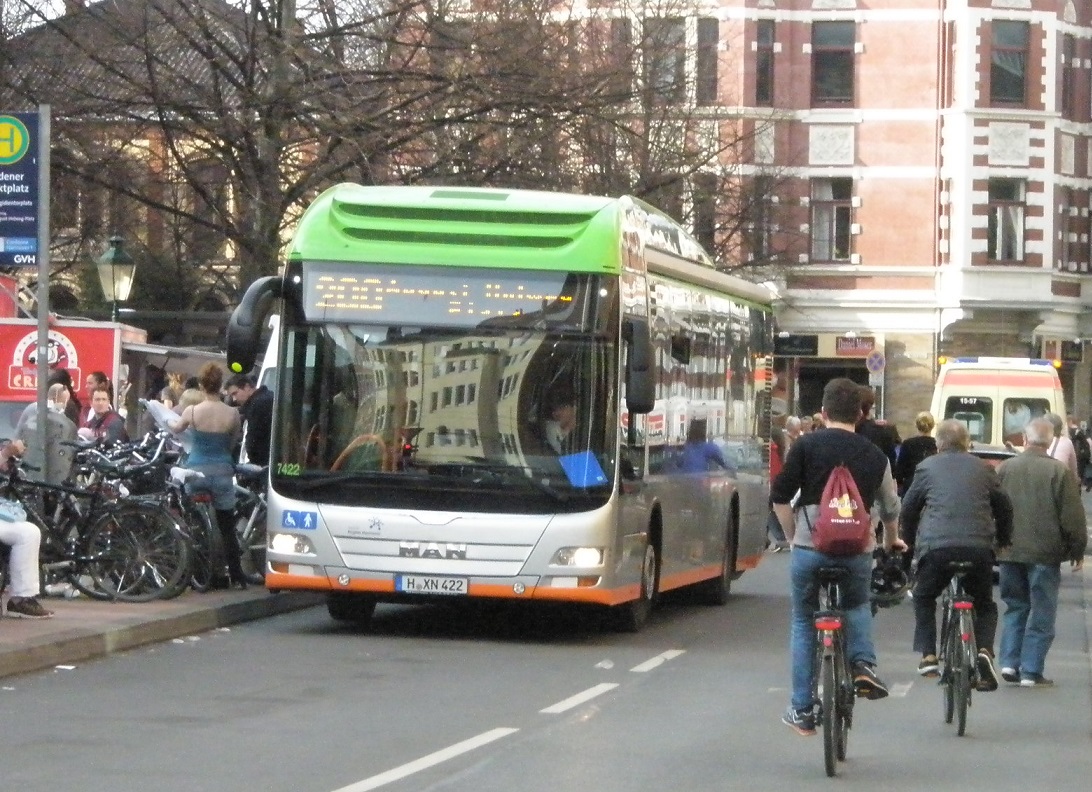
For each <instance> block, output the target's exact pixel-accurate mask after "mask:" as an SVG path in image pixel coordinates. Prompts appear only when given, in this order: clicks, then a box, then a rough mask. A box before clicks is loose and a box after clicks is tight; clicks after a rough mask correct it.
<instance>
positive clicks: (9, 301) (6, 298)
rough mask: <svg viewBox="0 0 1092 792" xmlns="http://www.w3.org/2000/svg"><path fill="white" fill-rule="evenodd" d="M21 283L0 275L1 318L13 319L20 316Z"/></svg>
mask: <svg viewBox="0 0 1092 792" xmlns="http://www.w3.org/2000/svg"><path fill="white" fill-rule="evenodd" d="M18 300H19V282H18V281H17V280H15V278H12V277H10V276H8V275H0V317H3V318H5V319H13V318H15V317H16V316H18V315H19V305H18Z"/></svg>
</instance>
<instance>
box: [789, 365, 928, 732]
mask: <svg viewBox="0 0 1092 792" xmlns="http://www.w3.org/2000/svg"><path fill="white" fill-rule="evenodd" d="M822 414H823V419H824V422H825V424H826V428H824V429H820V430H818V431H814V432H809V433H808V434H805V435H803V436H801V437H800V439H799V440H797V441H796V443H794V444H793V446H792V448H791V449H790V450H789V453H788V456H787V458H786V459H785V461H784V466H783V467H782V469H781V473H780V474H778V476H777V478H776V479H775V480H774V483H773V486H772V489H771V500H772V501H773V508H774V512H775V513H776V514H777V517H778V519H779V520H780V522H781V527H782V528H783V529H784V531H785V535H786V537H788V539H789V541H790V542H791V545H792V555H791V557H790V563H789V576H790V586H791V588H790V594H791V599H792V614H791V622H790V628H789V646H790V653H791V666H792V699H791V702H790V704H789V708H788V710H787V711H786V712H785V714H784V716H783V717H782V721H784V723H786V724H787V725H788V726H789V727H790V728H792V729H793V730H795V731H796V732H797V733H798V734H802V735H812V734H815V713H814V708H815V704H816V702H815V701H813V696H812V690H813V685H812V680H813V676H814V674H815V667H814V666H815V662H814V661H815V658H814V651H813V649H814V643H813V642H814V634H815V627H814V624H813V616H814V614H815V611H816V610H817V608H818V604H819V600H818V597H819V586H818V581H817V580H816V573H817V571H818V569H819V568H820V567H824V566H841V567H844V568H846V569H847V570H849V573H850V574H849V577H848V578H846V580H845V582H844V583H843V584H842V595H843V601H842V605H843V608H844V610H845V613H846V631H847V637H848V643H847V652H848V654H849V659H850V662H851V663H852V666H853V682H854V687H855V688H856V690H857V694H858V695H859V696H863V697H865V698H869V699H881V698H884V697H885V696H887V693H888V691H887V686H886V685H885V684H884V683H883V682H882V681H881V680H880V678H879V677H878V676H877V675H876V671H875V666H876V650H875V646H874V644H873V641H872V610H871V605H870V603H869V591H870V585H871V580H872V551H873V549H874V546H875V540H874V537H873V533H872V524H871V517H870V514H869V512H870V510H871V508H872V505H873V503H875V504H877V505H878V507H879V513H880V518H881V520H882V522H883V526H884V532H883V546H884V549H885V550H887V551H892V550H896V549H897V550H900V551H901V550H905V549H906V545H905V544H904V543H903V541H902V540H901V539H899V537H898V517H899V499H898V495H897V494H896V493H895V480H894V478H893V477H892V475H891V465H890V463H889V461H888V459H887V456H886V455H885V454H884V453H883V451H881V450H880V449H879V448H877V447H876V445H875V444H874V443H872V442H871V441H870V440H869V439H868V438H866V437H864V436H862V435H859V434H857V433H856V425H857V422H858V421H859V420H860V418H861V416H862V410H861V389H860V387H859V386H858V385H857V384H856V383H854V382H853V381H852V380H849V379H846V378H842V377H840V378H837V379H833V380H831V381H830V382H828V383H827V384H826V387H825V388H823V412H822ZM847 478H848V481H846V479H847ZM835 479H838V480H839V482H838V483H840V484H842V486H843V487H844V488H843V489H842V490H841V491H840V492H838V493H837V494H834V493H833V492H832V487H831V486H830V485H832V484H834V483H835V481H834V480H835ZM797 492H799V493H800V497H799V500H798V501H797V508H796V509H795V510H794V509H793V507H792V505H791V502H792V499H793V497H794V496H795V495H796V494H797ZM851 523H852V525H850V524H851ZM839 524H841V528H842V529H851V531H852V539H850V533H849V532H846V533H844V534H838V536H839V539H840V541H838V542H831V541H829V537H830V536H833V535H834V534H835V533H836V528H837V526H838V525H839ZM832 525H833V526H835V527H831V526H832ZM819 548H824V549H822V550H821V549H819Z"/></svg>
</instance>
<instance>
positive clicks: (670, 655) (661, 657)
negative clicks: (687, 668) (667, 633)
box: [630, 649, 686, 674]
mask: <svg viewBox="0 0 1092 792" xmlns="http://www.w3.org/2000/svg"><path fill="white" fill-rule="evenodd" d="M681 654H686V650H685V649H668V650H667V651H666V652H663V653H662V654H658V655H656V656H655V657H653V658H651V659H649V660H645V661H644V662H643V663H641V664H640V665H635V666H634V667H633V668H631V669H630V671H632V672H634V673H637V674H643V673H645V672H646V671H651V670H652V669H653V668H657V667H658V666H661V665H663V664H664V663H666V662H667V661H668V660H674V659H675V658H676V657H678V656H679V655H681Z"/></svg>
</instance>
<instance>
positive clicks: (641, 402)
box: [622, 319, 656, 415]
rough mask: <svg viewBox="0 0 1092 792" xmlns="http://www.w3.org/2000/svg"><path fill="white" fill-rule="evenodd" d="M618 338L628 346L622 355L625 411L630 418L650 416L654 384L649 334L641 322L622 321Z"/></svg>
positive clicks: (650, 337) (632, 320)
mask: <svg viewBox="0 0 1092 792" xmlns="http://www.w3.org/2000/svg"><path fill="white" fill-rule="evenodd" d="M622 338H623V339H624V340H625V341H626V342H627V343H628V344H629V354H628V355H626V409H628V410H629V411H630V413H631V414H634V415H643V414H647V413H650V412H652V409H653V408H654V407H655V406H656V381H655V378H654V370H653V367H652V362H653V360H652V358H653V355H652V334H651V333H650V331H649V328H648V322H647V321H645V320H644V319H626V321H625V323H624V324H623V325H622Z"/></svg>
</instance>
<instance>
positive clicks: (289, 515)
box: [281, 509, 318, 531]
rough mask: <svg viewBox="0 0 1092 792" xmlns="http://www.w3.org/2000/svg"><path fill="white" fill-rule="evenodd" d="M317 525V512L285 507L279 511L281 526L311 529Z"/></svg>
mask: <svg viewBox="0 0 1092 792" xmlns="http://www.w3.org/2000/svg"><path fill="white" fill-rule="evenodd" d="M317 527H318V512H312V511H296V510H295V509H285V510H284V511H282V512H281V528H295V529H296V530H299V531H311V530H314V529H315V528H317Z"/></svg>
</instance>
